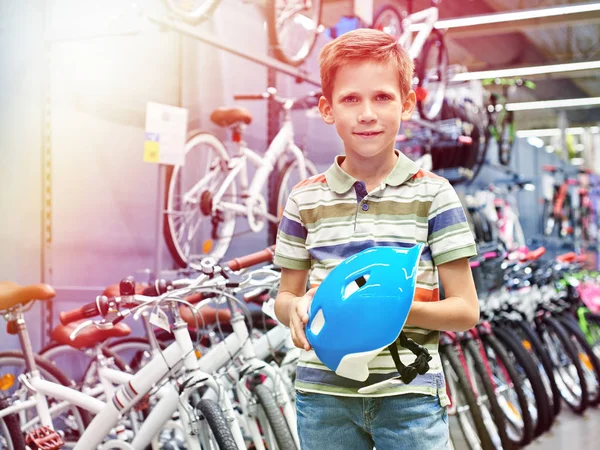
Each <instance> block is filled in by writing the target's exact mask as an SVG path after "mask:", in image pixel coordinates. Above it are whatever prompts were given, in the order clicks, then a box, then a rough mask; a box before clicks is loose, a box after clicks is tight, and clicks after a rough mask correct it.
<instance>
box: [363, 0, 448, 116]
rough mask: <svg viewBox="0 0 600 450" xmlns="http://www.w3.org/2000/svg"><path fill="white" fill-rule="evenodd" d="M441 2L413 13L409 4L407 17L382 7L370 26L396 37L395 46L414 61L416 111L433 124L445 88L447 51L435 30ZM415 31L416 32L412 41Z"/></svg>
mask: <svg viewBox="0 0 600 450" xmlns="http://www.w3.org/2000/svg"><path fill="white" fill-rule="evenodd" d="M440 2H441V0H432V1H431V7H429V8H426V9H424V10H422V11H417V12H415V13H413V12H412V1H409V2H408V13H407V14H402V13H400V12H399V11H398V10H397V9H396V8H395V7H394V6H392V5H385V6H383V7H382V8H381V9H380V10H379V11H378V12H377V13H376V14H375V17H374V19H373V26H372V28H374V29H376V30H381V31H384V32H386V33H388V34H391V35H393V36H395V37H397V38H398V45H400V46H401V47H402V48H403V49H405V50H406V51H407V53H408V55H409V56H410V58H411V59H412V60H416V64H415V65H416V67H415V74H416V87H415V92H416V94H417V110H418V112H419V115H420V116H421V117H422V118H423V119H426V120H429V121H432V122H433V121H435V120H437V119H438V117H439V116H440V114H441V112H442V106H443V104H444V97H445V94H446V88H447V87H448V50H447V48H446V45H445V44H444V35H443V34H442V33H441V32H440V31H439V30H437V29H435V28H434V24H435V22H436V21H437V20H438V17H439V4H440ZM415 28H418V32H417V35H416V36H415V38H414V39H412V34H413V31H414V29H415ZM428 38H429V39H428Z"/></svg>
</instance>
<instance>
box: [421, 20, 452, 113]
mask: <svg viewBox="0 0 600 450" xmlns="http://www.w3.org/2000/svg"><path fill="white" fill-rule="evenodd" d="M434 48H437V49H438V57H437V58H436V67H435V69H436V78H437V79H438V80H439V81H438V86H437V89H436V90H435V91H434V92H435V95H433V96H432V99H433V101H432V102H431V104H430V105H429V104H427V103H426V101H425V100H426V99H427V98H428V97H429V94H427V96H426V97H424V98H423V95H419V96H417V97H418V98H417V109H418V111H419V115H420V116H421V117H422V118H423V119H425V120H429V121H431V122H433V121H435V120H436V119H437V118H438V117H439V116H440V113H441V112H442V106H443V105H444V98H445V95H446V88H447V87H448V49H447V48H446V45H445V44H444V35H443V34H442V33H440V32H439V31H438V30H433V31H432V32H431V35H430V37H429V39H428V40H427V41H426V42H425V45H424V46H423V50H422V53H421V56H420V58H419V59H418V61H417V70H416V72H417V77H418V79H419V81H418V83H417V89H418V90H419V91H421V92H427V86H428V85H429V80H428V76H429V75H428V72H429V68H428V67H427V62H428V57H429V53H430V52H432V51H433V49H434Z"/></svg>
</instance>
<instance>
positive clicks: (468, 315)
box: [406, 258, 479, 331]
mask: <svg viewBox="0 0 600 450" xmlns="http://www.w3.org/2000/svg"><path fill="white" fill-rule="evenodd" d="M438 271H439V275H440V281H441V282H442V285H443V286H444V292H445V294H446V299H445V300H443V301H440V302H413V304H412V308H411V309H410V313H409V315H408V319H407V321H406V324H407V325H410V326H415V327H420V328H425V329H428V330H445V331H466V330H468V329H470V328H472V327H474V326H475V325H476V324H477V321H478V320H479V302H478V300H477V291H476V289H475V283H474V281H473V274H472V272H471V267H470V266H469V260H468V259H467V258H460V259H457V260H455V261H450V262H447V263H444V264H440V265H439V266H438Z"/></svg>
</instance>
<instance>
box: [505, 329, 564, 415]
mask: <svg viewBox="0 0 600 450" xmlns="http://www.w3.org/2000/svg"><path fill="white" fill-rule="evenodd" d="M511 323H512V324H513V326H515V327H517V328H518V329H519V330H521V331H522V332H523V334H524V335H525V337H526V339H527V341H528V342H529V344H530V345H531V350H532V351H533V352H535V354H536V355H537V357H538V358H539V360H540V362H541V364H542V366H543V368H544V372H545V373H546V376H547V377H548V380H549V382H550V388H551V390H552V410H553V412H554V416H555V417H556V416H558V414H559V413H560V410H561V396H560V391H559V390H558V386H557V385H556V380H555V379H554V371H553V370H552V361H551V360H550V356H548V352H547V351H546V349H545V348H544V344H543V343H542V341H540V338H539V337H538V335H537V334H536V333H535V331H534V329H533V328H532V327H531V325H530V324H529V322H527V321H526V320H519V321H515V322H511Z"/></svg>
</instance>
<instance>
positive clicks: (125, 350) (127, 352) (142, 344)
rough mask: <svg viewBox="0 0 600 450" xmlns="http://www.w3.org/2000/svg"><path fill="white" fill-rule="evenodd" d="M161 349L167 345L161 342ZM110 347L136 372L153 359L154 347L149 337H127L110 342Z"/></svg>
mask: <svg viewBox="0 0 600 450" xmlns="http://www.w3.org/2000/svg"><path fill="white" fill-rule="evenodd" d="M159 345H160V347H161V349H165V348H166V346H165V345H163V344H161V343H160V342H159ZM108 349H109V350H110V351H111V352H112V353H113V354H115V355H117V356H118V357H119V358H120V359H121V360H122V361H124V362H125V363H126V364H127V368H128V369H129V370H130V371H131V372H133V373H135V372H137V371H138V370H139V369H140V368H141V367H143V366H144V365H145V364H146V363H147V362H148V361H150V360H151V359H152V347H151V346H150V342H148V339H146V338H141V337H126V338H123V339H118V340H116V341H113V342H111V343H110V344H108Z"/></svg>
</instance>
